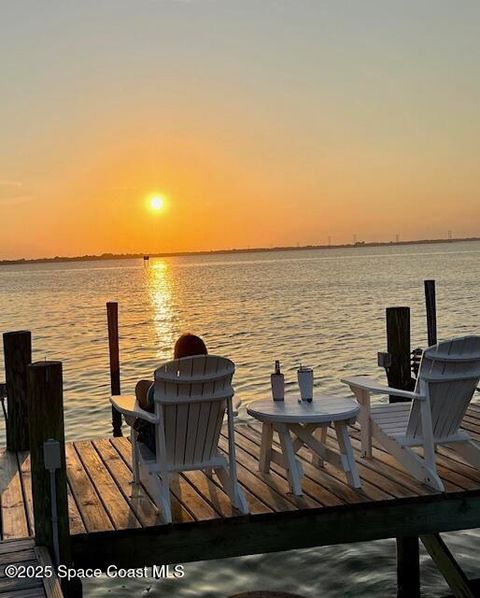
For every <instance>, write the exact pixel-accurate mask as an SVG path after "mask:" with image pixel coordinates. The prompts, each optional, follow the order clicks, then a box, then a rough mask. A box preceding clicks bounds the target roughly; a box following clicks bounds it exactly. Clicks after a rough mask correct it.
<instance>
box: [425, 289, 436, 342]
mask: <svg viewBox="0 0 480 598" xmlns="http://www.w3.org/2000/svg"><path fill="white" fill-rule="evenodd" d="M424 284H425V306H426V308H427V332H428V346H429V347H431V346H432V345H436V344H437V305H436V298H435V281H434V280H425V282H424Z"/></svg>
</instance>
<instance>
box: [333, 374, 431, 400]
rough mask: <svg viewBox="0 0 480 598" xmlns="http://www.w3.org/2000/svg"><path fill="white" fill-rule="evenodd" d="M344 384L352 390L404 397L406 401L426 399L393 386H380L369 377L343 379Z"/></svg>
mask: <svg viewBox="0 0 480 598" xmlns="http://www.w3.org/2000/svg"><path fill="white" fill-rule="evenodd" d="M342 382H343V383H344V384H348V386H350V388H351V389H352V390H354V389H359V390H366V391H368V392H369V393H372V394H382V395H395V396H396V397H403V398H405V399H420V400H421V399H425V396H424V395H420V394H417V393H416V392H411V391H409V390H400V389H398V388H392V387H391V386H384V385H383V384H379V383H378V382H376V381H375V380H372V378H368V377H367V376H352V377H351V378H342Z"/></svg>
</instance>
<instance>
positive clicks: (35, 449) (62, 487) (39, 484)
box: [28, 361, 70, 565]
mask: <svg viewBox="0 0 480 598" xmlns="http://www.w3.org/2000/svg"><path fill="white" fill-rule="evenodd" d="M28 408H29V412H30V420H29V431H30V460H31V469H32V497H33V514H34V521H35V543H36V544H38V545H41V546H46V547H47V548H48V549H49V551H50V554H51V555H52V556H53V558H54V559H55V560H57V559H58V563H57V564H65V565H69V564H70V535H69V525H68V500H67V473H66V466H65V432H64V424H63V378H62V363H61V362H60V361H40V362H37V363H33V364H32V365H30V366H28ZM48 440H53V441H56V443H57V444H56V451H55V453H56V455H57V458H58V462H57V464H56V465H58V467H57V466H54V475H53V474H51V473H50V471H49V470H48V469H47V467H48V466H49V463H48V462H47V463H46V459H45V449H44V444H45V443H46V442H47V441H48ZM52 477H54V485H55V496H54V497H53V498H54V500H55V505H56V516H57V523H58V525H57V529H58V535H57V531H56V530H55V527H56V526H55V525H52V521H53V516H52V502H53V501H52ZM53 523H54V522H53ZM57 539H58V554H56V552H57V548H56V547H57Z"/></svg>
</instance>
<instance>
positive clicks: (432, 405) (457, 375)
mask: <svg viewBox="0 0 480 598" xmlns="http://www.w3.org/2000/svg"><path fill="white" fill-rule="evenodd" d="M479 378H480V337H479V336H465V337H461V338H455V339H453V340H448V341H444V342H440V343H438V344H437V345H434V346H432V347H429V348H428V349H426V350H425V351H424V353H423V356H422V360H421V363H420V369H419V372H418V377H417V383H416V386H415V390H414V391H413V392H408V391H403V390H397V389H393V388H388V387H386V386H382V385H381V384H378V383H376V382H375V381H374V380H371V379H369V378H367V377H364V376H359V377H352V378H346V379H344V380H342V382H345V383H346V384H348V385H349V386H350V388H351V389H352V391H353V393H354V394H355V397H356V399H357V400H358V402H359V403H360V416H359V418H358V419H359V422H360V426H361V440H362V453H363V456H364V457H371V456H372V437H373V438H375V439H377V440H378V441H379V443H380V444H381V445H382V446H383V447H384V448H385V449H386V450H387V451H388V452H389V453H391V454H392V455H393V456H394V457H395V458H396V459H397V460H398V461H399V462H400V463H401V464H402V465H403V466H404V467H405V468H406V469H407V470H408V471H409V472H410V473H411V474H412V475H413V476H414V477H415V478H417V479H418V480H420V481H421V482H424V483H425V484H427V485H428V486H431V487H432V488H434V489H436V490H439V491H441V492H443V491H444V486H443V483H442V481H441V479H440V477H439V476H438V474H437V468H436V464H435V447H436V446H437V445H440V444H446V445H449V447H450V448H452V449H454V450H455V451H456V452H457V453H458V454H459V455H460V456H461V457H463V458H464V459H465V460H466V461H468V462H469V463H470V464H472V465H473V466H474V467H477V468H480V446H479V445H477V444H476V443H475V442H474V441H472V440H471V438H470V436H469V435H468V434H467V432H465V431H464V430H460V425H461V423H462V420H463V416H464V415H465V411H466V410H467V407H468V405H469V403H470V401H471V399H472V396H473V393H474V392H475V389H476V387H477V386H478V382H479ZM375 393H376V394H393V395H396V396H399V397H405V398H409V399H412V402H411V403H410V402H408V403H392V404H380V405H378V404H377V405H370V395H371V394H375ZM413 447H421V448H423V458H422V457H421V456H420V455H419V454H418V452H415V451H414V450H413Z"/></svg>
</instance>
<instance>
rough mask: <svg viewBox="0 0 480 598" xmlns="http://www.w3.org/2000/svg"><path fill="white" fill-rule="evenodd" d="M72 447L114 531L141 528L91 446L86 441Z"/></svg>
mask: <svg viewBox="0 0 480 598" xmlns="http://www.w3.org/2000/svg"><path fill="white" fill-rule="evenodd" d="M74 446H75V449H76V451H77V454H78V456H79V457H80V461H81V462H82V464H83V467H84V468H85V471H86V472H87V474H88V476H89V478H90V481H91V482H92V484H93V486H94V487H95V489H96V492H97V495H98V496H99V498H100V500H101V501H102V504H103V506H104V508H105V510H106V511H107V514H108V516H109V517H110V520H111V521H112V523H113V525H114V527H115V529H130V528H136V527H141V523H140V522H139V520H138V519H137V517H136V515H135V513H134V511H133V510H132V509H131V508H130V505H129V503H128V502H127V500H126V499H125V496H124V495H123V494H122V492H121V491H120V489H119V487H118V485H117V484H116V482H115V480H114V479H113V478H112V476H111V475H110V472H109V470H108V469H107V468H106V467H105V464H104V463H103V462H102V460H101V459H100V455H99V454H98V453H97V451H96V450H95V448H94V447H93V444H92V443H91V442H90V441H88V440H82V441H77V442H75V443H74Z"/></svg>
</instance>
